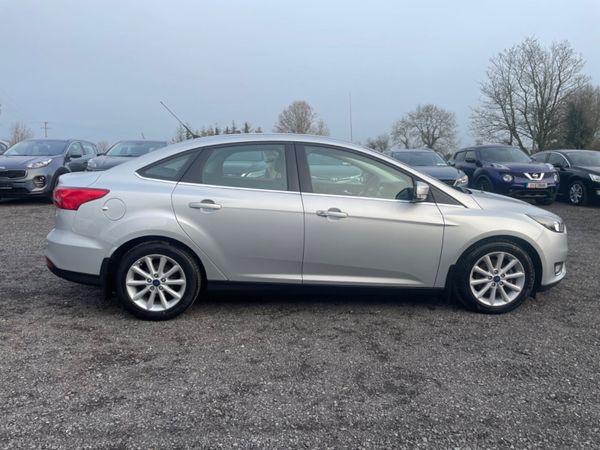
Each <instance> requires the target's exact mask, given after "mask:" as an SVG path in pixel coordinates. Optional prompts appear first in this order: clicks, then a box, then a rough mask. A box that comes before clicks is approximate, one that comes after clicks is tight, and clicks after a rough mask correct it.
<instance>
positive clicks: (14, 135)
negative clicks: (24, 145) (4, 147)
mask: <svg viewBox="0 0 600 450" xmlns="http://www.w3.org/2000/svg"><path fill="white" fill-rule="evenodd" d="M9 133H10V135H9V138H8V142H9V143H10V145H14V144H16V143H17V142H21V141H24V140H25V139H30V138H32V137H33V131H31V130H30V129H29V128H28V127H27V125H25V124H24V123H22V122H15V123H13V124H12V126H11V127H10V132H9Z"/></svg>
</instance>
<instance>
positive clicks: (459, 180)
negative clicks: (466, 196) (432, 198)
mask: <svg viewBox="0 0 600 450" xmlns="http://www.w3.org/2000/svg"><path fill="white" fill-rule="evenodd" d="M468 184H469V177H468V176H467V175H463V176H462V177H460V178H457V179H456V181H455V182H454V186H466V185H468Z"/></svg>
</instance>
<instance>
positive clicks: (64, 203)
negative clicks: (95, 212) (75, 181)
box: [52, 187, 110, 210]
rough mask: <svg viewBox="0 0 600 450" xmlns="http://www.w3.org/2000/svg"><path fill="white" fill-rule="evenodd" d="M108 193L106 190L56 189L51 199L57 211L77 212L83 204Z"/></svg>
mask: <svg viewBox="0 0 600 450" xmlns="http://www.w3.org/2000/svg"><path fill="white" fill-rule="evenodd" d="M109 192H110V191H109V190H108V189H91V188H73V187H57V188H56V189H54V194H53V196H52V198H53V200H54V206H56V207H57V208H59V209H72V210H78V209H79V207H80V206H81V205H83V204H84V203H87V202H91V201H92V200H97V199H99V198H102V197H104V196H105V195H106V194H108V193H109Z"/></svg>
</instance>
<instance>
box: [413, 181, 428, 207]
mask: <svg viewBox="0 0 600 450" xmlns="http://www.w3.org/2000/svg"><path fill="white" fill-rule="evenodd" d="M427 197H429V185H428V184H427V183H423V182H422V181H417V183H416V184H415V190H414V194H413V198H412V201H413V202H424V201H425V200H427Z"/></svg>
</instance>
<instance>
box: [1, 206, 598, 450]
mask: <svg viewBox="0 0 600 450" xmlns="http://www.w3.org/2000/svg"><path fill="white" fill-rule="evenodd" d="M549 209H550V210H552V211H554V212H556V213H558V214H559V215H561V216H562V217H563V218H565V219H566V222H567V226H568V229H569V244H570V260H569V265H568V268H569V271H570V273H569V275H568V277H567V279H566V280H565V281H563V282H562V283H561V284H560V285H559V286H557V287H556V288H554V289H553V290H550V291H548V292H546V293H542V294H539V295H538V297H537V299H529V300H528V301H527V302H526V303H525V304H524V305H522V306H521V307H520V308H519V309H517V310H516V311H514V312H512V313H510V314H505V315H501V316H486V315H479V314H474V313H470V312H468V311H465V310H464V309H462V308H461V307H460V306H458V305H456V304H453V303H450V304H447V303H445V302H443V301H441V300H438V299H436V298H427V297H423V298H417V297H411V298H406V297H402V296H398V295H397V294H393V293H390V292H379V291H377V292H373V291H371V292H363V293H359V294H356V293H354V294H349V292H348V291H342V292H341V293H331V292H329V293H310V294H306V295H303V294H299V293H297V292H283V293H281V292H279V293H252V294H247V293H228V294H225V293H213V294H211V295H210V296H209V297H208V298H205V299H203V300H202V301H199V302H197V303H196V304H195V305H194V306H193V307H192V308H191V309H190V310H188V311H187V312H186V313H185V314H184V315H183V316H181V317H180V318H178V319H176V320H172V321H169V322H163V323H152V322H143V321H139V320H136V319H134V318H132V316H130V315H128V314H127V313H126V312H125V311H124V310H123V309H122V308H121V306H120V305H119V304H118V303H117V301H116V300H115V299H110V300H105V299H104V298H103V296H102V292H101V290H100V289H97V288H92V287H86V286H80V285H77V284H73V283H69V282H67V281H63V280H61V279H58V278H56V277H55V276H54V275H52V274H51V273H50V272H48V270H47V269H46V268H45V264H44V260H43V256H42V254H43V249H44V242H45V241H44V240H45V236H46V234H47V232H48V231H49V230H50V229H51V227H52V224H53V207H52V206H51V205H48V204H43V203H37V202H26V201H23V202H20V201H18V202H15V201H12V202H3V203H1V204H0V243H1V245H0V307H1V310H0V311H1V312H0V379H1V380H2V381H1V387H0V417H1V420H0V447H2V448H18V447H19V448H20V447H48V448H54V447H71V448H73V447H94V448H114V447H128V448H157V447H158V448H162V447H178V448H183V447H196V448H198V447H210V448H220V447H224V448H232V447H240V448H242V447H244V448H246V447H254V448H265V447H270V448H272V447H277V448H289V447H294V448H298V447H300V448H315V447H319V448H345V447H350V448H360V447H365V448H389V447H395V448H512V447H514V448H521V449H522V448H544V449H546V448H566V447H570V448H590V447H598V446H599V445H600V388H599V387H598V382H599V381H600V362H599V355H600V328H599V326H598V318H599V317H600V314H599V313H600V301H599V296H598V292H600V276H599V274H600V258H599V252H598V250H599V244H598V236H599V235H600V220H598V219H599V218H600V208H598V207H595V208H594V207H592V208H574V207H571V206H569V205H566V204H564V203H556V204H554V205H552V206H550V207H549Z"/></svg>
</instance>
